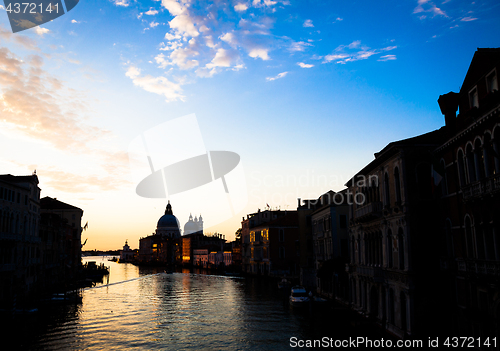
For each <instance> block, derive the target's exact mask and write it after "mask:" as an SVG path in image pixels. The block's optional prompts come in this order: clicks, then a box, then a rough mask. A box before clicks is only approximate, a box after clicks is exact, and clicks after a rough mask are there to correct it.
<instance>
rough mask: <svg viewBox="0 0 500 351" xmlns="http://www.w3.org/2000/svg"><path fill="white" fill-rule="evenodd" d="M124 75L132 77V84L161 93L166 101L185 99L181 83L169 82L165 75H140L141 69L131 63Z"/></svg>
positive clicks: (151, 91)
mask: <svg viewBox="0 0 500 351" xmlns="http://www.w3.org/2000/svg"><path fill="white" fill-rule="evenodd" d="M125 75H126V76H127V77H129V78H130V79H132V82H133V83H134V85H136V86H138V87H140V88H142V89H144V90H146V91H148V92H150V93H154V94H158V95H163V96H164V97H165V100H166V101H167V102H170V101H177V100H181V101H184V100H185V96H184V95H182V88H181V85H180V84H179V83H174V82H171V81H170V80H168V79H167V78H166V77H163V76H159V77H153V76H151V75H145V76H141V70H140V69H139V68H137V67H135V66H132V65H131V66H129V67H128V69H127V73H125Z"/></svg>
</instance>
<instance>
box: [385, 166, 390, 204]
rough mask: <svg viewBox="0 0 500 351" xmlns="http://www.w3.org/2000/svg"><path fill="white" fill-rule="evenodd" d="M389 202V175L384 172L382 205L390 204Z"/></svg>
mask: <svg viewBox="0 0 500 351" xmlns="http://www.w3.org/2000/svg"><path fill="white" fill-rule="evenodd" d="M390 204H391V193H390V190H389V175H388V174H387V173H385V174H384V205H385V206H390Z"/></svg>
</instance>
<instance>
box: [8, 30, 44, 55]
mask: <svg viewBox="0 0 500 351" xmlns="http://www.w3.org/2000/svg"><path fill="white" fill-rule="evenodd" d="M0 39H2V40H4V41H12V42H14V43H15V44H17V45H20V46H22V47H24V48H25V49H27V50H35V51H40V48H39V47H38V46H37V45H36V42H35V41H34V40H33V39H31V38H29V37H27V36H25V35H22V34H16V35H13V34H12V32H11V31H9V30H7V29H5V28H4V27H2V25H0Z"/></svg>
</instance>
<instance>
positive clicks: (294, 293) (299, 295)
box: [289, 286, 310, 306]
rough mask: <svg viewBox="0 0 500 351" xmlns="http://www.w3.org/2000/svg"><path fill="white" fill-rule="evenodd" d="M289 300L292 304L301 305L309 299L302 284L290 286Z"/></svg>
mask: <svg viewBox="0 0 500 351" xmlns="http://www.w3.org/2000/svg"><path fill="white" fill-rule="evenodd" d="M289 300H290V304H291V305H292V306H301V305H304V304H305V303H307V302H309V301H310V299H309V295H308V294H307V291H306V289H304V287H302V286H294V287H293V288H292V290H291V293H290V299H289Z"/></svg>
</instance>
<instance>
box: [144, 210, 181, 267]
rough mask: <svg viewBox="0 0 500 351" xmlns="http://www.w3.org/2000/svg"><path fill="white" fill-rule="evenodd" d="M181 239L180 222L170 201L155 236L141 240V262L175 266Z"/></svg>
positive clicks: (159, 221) (157, 226)
mask: <svg viewBox="0 0 500 351" xmlns="http://www.w3.org/2000/svg"><path fill="white" fill-rule="evenodd" d="M180 237H181V232H180V229H179V221H178V220H177V217H175V216H174V214H173V211H172V205H170V201H169V202H168V204H167V207H166V209H165V214H164V215H163V216H161V217H160V219H159V220H158V223H157V225H156V232H155V234H153V235H150V236H147V237H145V238H140V239H139V255H138V258H139V262H142V263H161V264H173V263H174V262H175V260H176V257H177V256H178V255H179V252H178V251H179V250H178V247H177V245H176V244H178V239H179V238H180Z"/></svg>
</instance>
